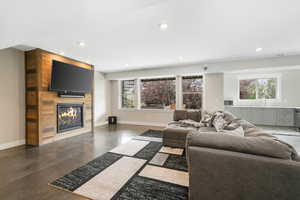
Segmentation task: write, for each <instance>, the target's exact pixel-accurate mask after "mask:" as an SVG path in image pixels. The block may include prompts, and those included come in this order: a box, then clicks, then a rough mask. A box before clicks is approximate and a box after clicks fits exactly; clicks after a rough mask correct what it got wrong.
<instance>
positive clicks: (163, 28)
mask: <svg viewBox="0 0 300 200" xmlns="http://www.w3.org/2000/svg"><path fill="white" fill-rule="evenodd" d="M159 27H160V29H161V30H162V31H165V30H167V29H168V24H167V23H161V24H160V25H159Z"/></svg>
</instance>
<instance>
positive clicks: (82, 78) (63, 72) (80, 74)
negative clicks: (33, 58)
mask: <svg viewBox="0 0 300 200" xmlns="http://www.w3.org/2000/svg"><path fill="white" fill-rule="evenodd" d="M50 90H51V91H57V92H64V93H67V92H76V93H89V92H90V91H91V90H92V71H91V70H88V69H84V68H81V67H77V66H75V65H71V64H67V63H63V62H59V61H56V60H53V62H52V73H51V84H50Z"/></svg>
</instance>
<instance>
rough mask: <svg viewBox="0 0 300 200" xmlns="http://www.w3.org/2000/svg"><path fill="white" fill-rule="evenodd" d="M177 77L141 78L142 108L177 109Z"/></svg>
mask: <svg viewBox="0 0 300 200" xmlns="http://www.w3.org/2000/svg"><path fill="white" fill-rule="evenodd" d="M175 107H176V85H175V78H161V79H144V80H141V108H144V109H175Z"/></svg>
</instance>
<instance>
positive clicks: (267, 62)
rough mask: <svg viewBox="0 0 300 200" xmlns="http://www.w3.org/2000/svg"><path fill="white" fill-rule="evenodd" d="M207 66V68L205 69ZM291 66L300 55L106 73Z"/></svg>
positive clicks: (138, 74) (155, 73)
mask: <svg viewBox="0 0 300 200" xmlns="http://www.w3.org/2000/svg"><path fill="white" fill-rule="evenodd" d="M204 66H207V68H208V69H207V70H204ZM290 66H300V55H295V56H283V57H271V58H260V59H246V60H233V61H219V62H206V63H197V64H186V65H183V64H181V65H178V66H170V67H164V68H151V69H142V70H133V71H124V72H115V73H108V74H106V76H105V77H106V78H107V79H109V80H117V79H126V78H139V77H143V76H162V75H185V74H195V73H200V74H201V73H204V72H205V73H220V72H232V71H237V70H245V69H252V70H253V69H267V68H282V67H290Z"/></svg>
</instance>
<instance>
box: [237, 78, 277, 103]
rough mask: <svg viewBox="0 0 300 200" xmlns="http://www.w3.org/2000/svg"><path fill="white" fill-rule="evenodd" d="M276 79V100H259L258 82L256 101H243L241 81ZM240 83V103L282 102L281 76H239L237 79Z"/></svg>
mask: <svg viewBox="0 0 300 200" xmlns="http://www.w3.org/2000/svg"><path fill="white" fill-rule="evenodd" d="M272 78H275V79H276V80H277V87H276V97H275V98H274V99H265V98H258V87H257V85H258V82H257V81H256V83H255V85H256V88H255V92H256V98H255V99H241V96H240V94H241V87H240V81H241V80H251V79H255V80H258V79H272ZM237 81H238V83H237V85H238V93H237V95H238V97H237V99H238V101H240V102H251V103H252V102H254V103H255V102H280V101H281V87H282V85H281V83H282V82H281V74H256V75H248V76H239V77H238V79H237Z"/></svg>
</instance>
